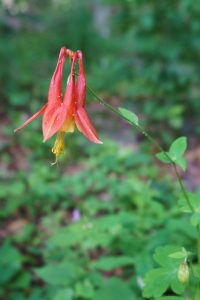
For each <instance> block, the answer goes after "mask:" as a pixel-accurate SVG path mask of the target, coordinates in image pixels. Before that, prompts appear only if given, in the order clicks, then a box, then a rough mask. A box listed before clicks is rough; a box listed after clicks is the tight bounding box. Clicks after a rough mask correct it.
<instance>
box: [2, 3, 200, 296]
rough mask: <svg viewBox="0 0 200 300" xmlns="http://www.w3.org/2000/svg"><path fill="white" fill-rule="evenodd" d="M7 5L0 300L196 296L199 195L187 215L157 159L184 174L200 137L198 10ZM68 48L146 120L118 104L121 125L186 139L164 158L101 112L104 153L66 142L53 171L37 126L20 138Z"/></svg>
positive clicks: (105, 88)
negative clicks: (181, 273)
mask: <svg viewBox="0 0 200 300" xmlns="http://www.w3.org/2000/svg"><path fill="white" fill-rule="evenodd" d="M9 3H11V4H9ZM9 5H10V6H9ZM0 9H1V12H0V14H1V21H0V33H1V45H0V59H1V62H0V64H1V68H0V97H1V111H2V112H1V125H2V126H1V128H0V142H1V143H0V151H1V152H2V158H1V162H0V167H1V171H0V179H1V182H2V185H1V189H0V208H1V210H0V221H1V230H0V237H1V238H2V241H1V249H0V298H1V299H3V300H4V299H5V300H7V299H8V300H25V299H26V300H40V299H42V300H83V299H86V300H90V299H91V300H103V299H105V300H118V299H120V300H121V299H123V298H124V299H126V300H134V299H136V300H142V299H144V298H145V299H146V298H147V299H149V298H150V299H155V300H183V299H185V297H186V298H187V299H189V300H191V299H194V297H196V298H195V300H199V297H200V296H199V295H200V291H199V290H195V286H196V285H197V283H198V282H199V278H200V270H199V266H198V259H200V258H198V256H200V254H196V236H197V232H196V228H198V227H199V225H200V213H199V211H200V210H199V208H200V203H199V201H200V200H199V199H200V198H199V194H200V190H199V189H197V190H194V191H193V192H192V193H191V192H190V193H189V192H188V193H187V195H188V197H189V199H190V201H191V203H192V206H193V208H194V212H193V213H192V214H191V212H190V211H189V208H188V204H187V203H186V201H185V200H184V199H183V195H182V194H181V191H180V190H179V186H178V184H177V183H176V182H174V181H173V180H172V178H173V177H172V176H171V174H170V176H169V175H167V174H166V173H165V169H163V170H160V168H159V166H158V165H157V163H158V160H156V159H155V160H153V159H152V154H153V155H156V157H157V158H158V159H159V160H160V161H161V162H164V163H169V158H170V159H171V160H172V161H173V163H174V164H175V165H176V166H180V167H181V168H182V170H183V171H186V160H185V152H186V148H187V146H189V147H191V145H190V144H191V143H190V139H189V143H188V142H187V140H186V138H185V135H188V136H189V135H190V133H191V129H192V130H193V132H192V135H194V140H195V138H196V137H198V134H199V132H200V131H199V128H200V127H199V125H198V122H197V121H198V117H199V112H200V106H199V103H200V102H199V95H200V90H199V86H200V85H199V65H200V51H199V50H200V42H199V35H200V21H199V20H200V6H199V3H198V1H190V0H175V1H174V0H173V1H172V0H169V1H158V0H150V1H143V0H142V1H141V0H131V1H129V0H125V1H124V0H123V1H122V0H114V1H113V0H106V1H104V0H98V1H92V0H86V1H81V0H73V1H71V0H67V1H66V0H59V1H53V0H52V1H47V0H44V1H39V0H36V1H35V0H34V1H33V0H31V1H26V0H18V1H2V2H1V4H0ZM104 9H105V10H106V12H108V17H107V20H106V21H105V24H104V23H101V25H99V24H98V21H97V19H98V18H95V17H96V13H98V12H100V13H101V14H103V13H104ZM105 29H108V31H106V32H108V33H107V35H106V34H104V33H102V32H104V31H105ZM62 45H64V46H66V47H69V48H72V49H81V50H82V51H83V53H84V59H85V60H84V65H85V67H86V72H87V75H88V76H87V79H88V82H89V84H90V85H91V86H92V87H93V88H94V89H97V90H98V91H99V93H100V94H103V95H104V96H105V99H106V101H108V102H112V101H113V103H115V104H116V106H125V107H127V108H128V109H129V108H130V109H131V111H134V112H136V113H137V114H138V115H139V118H138V117H137V115H136V114H135V113H133V112H131V111H129V110H128V109H125V108H119V110H118V112H119V113H120V114H121V115H122V116H123V117H124V118H125V119H127V120H128V121H129V122H132V123H134V124H135V125H136V127H137V126H141V124H144V125H146V126H145V127H146V128H148V130H149V129H150V130H152V131H154V133H158V137H160V138H161V139H162V141H164V143H165V144H167V145H170V143H171V141H172V140H173V139H172V136H180V137H179V138H178V139H175V140H174V142H173V143H171V146H169V147H167V146H165V149H168V150H167V152H163V151H162V152H160V153H157V150H155V149H154V148H153V147H152V148H151V147H150V146H149V143H148V144H147V143H146V142H144V139H143V138H142V137H141V135H140V134H138V135H134V134H133V131H127V132H126V127H125V131H123V130H122V129H124V127H123V126H124V125H123V123H120V122H119V120H118V119H117V120H116V119H115V118H114V116H113V115H112V116H111V115H110V114H109V113H106V112H105V111H104V109H102V107H101V106H100V105H97V106H95V104H94V103H93V104H92V105H93V106H91V107H90V108H89V109H91V110H93V109H94V108H95V110H96V120H95V121H96V122H97V125H99V128H100V129H101V132H102V136H103V137H104V139H103V140H104V145H102V146H93V145H90V144H89V143H88V142H86V141H85V140H84V138H83V137H79V136H78V135H76V134H75V135H73V137H72V136H70V135H68V137H67V139H66V144H67V150H66V152H65V153H64V154H63V156H62V157H61V160H60V162H59V164H58V166H57V167H54V168H52V167H51V166H50V162H51V161H52V156H51V154H50V149H51V147H52V140H51V141H49V142H47V143H45V144H42V143H41V140H42V137H41V133H40V125H39V124H40V123H39V121H36V122H34V123H33V124H32V125H31V126H30V127H27V128H26V130H24V131H23V133H22V134H21V135H15V136H14V135H13V129H14V128H15V127H17V126H18V125H19V124H20V123H22V119H23V120H25V119H26V117H27V116H28V115H29V114H31V112H32V111H36V110H37V108H38V107H40V106H41V104H42V103H45V102H46V97H47V90H48V85H49V81H50V78H51V75H52V72H53V69H54V67H55V64H56V60H57V55H58V51H59V48H60V47H61V46H62ZM65 78H66V79H67V76H66V77H65ZM65 81H66V80H65ZM88 100H89V101H91V100H94V99H93V98H92V97H91V96H88ZM124 102H125V103H124ZM122 103H123V105H122ZM27 104H28V105H27ZM93 118H94V119H95V114H94V117H93ZM125 126H126V125H125ZM166 129H167V130H166ZM168 129H169V131H168ZM115 134H117V139H116V135H115ZM195 135H196V137H195ZM127 136H128V137H130V139H131V143H130V144H129V143H128V142H127V141H126V137H127ZM112 139H116V141H115V142H114V141H113V142H112V141H111V140H112ZM138 142H139V143H138ZM187 144H189V145H187ZM155 153H157V154H155ZM166 154H167V156H169V157H167V156H166ZM186 174H187V173H186ZM185 178H186V180H187V176H186V177H185ZM188 184H190V182H189V183H188ZM176 199H178V201H177V200H176ZM153 253H154V256H153V258H154V259H152V255H153ZM182 263H187V265H188V266H189V272H190V274H189V283H188V284H187V285H183V284H182V283H181V282H180V281H179V280H178V270H179V268H180V265H181V264H182ZM191 265H192V268H191ZM195 293H196V294H195ZM194 295H195V296H194Z"/></svg>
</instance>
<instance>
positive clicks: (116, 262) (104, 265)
mask: <svg viewBox="0 0 200 300" xmlns="http://www.w3.org/2000/svg"><path fill="white" fill-rule="evenodd" d="M128 265H129V266H130V265H133V259H132V258H131V257H128V256H119V257H117V256H111V257H102V258H100V260H98V261H97V262H95V263H94V268H96V269H100V270H105V271H111V270H113V269H116V268H119V267H124V266H128Z"/></svg>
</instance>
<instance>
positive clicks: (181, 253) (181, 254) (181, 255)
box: [168, 247, 188, 259]
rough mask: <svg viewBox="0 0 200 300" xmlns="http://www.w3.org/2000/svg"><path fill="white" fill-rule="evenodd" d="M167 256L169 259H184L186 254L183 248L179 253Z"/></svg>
mask: <svg viewBox="0 0 200 300" xmlns="http://www.w3.org/2000/svg"><path fill="white" fill-rule="evenodd" d="M168 256H169V257H171V258H177V259H184V258H186V257H187V256H188V252H187V251H186V249H185V248H184V247H183V248H182V250H181V251H177V252H173V253H171V254H169V255H168Z"/></svg>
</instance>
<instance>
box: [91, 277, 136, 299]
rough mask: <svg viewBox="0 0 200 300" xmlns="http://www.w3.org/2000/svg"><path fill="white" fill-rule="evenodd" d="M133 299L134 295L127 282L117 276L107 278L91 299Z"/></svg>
mask: <svg viewBox="0 0 200 300" xmlns="http://www.w3.org/2000/svg"><path fill="white" fill-rule="evenodd" d="M122 299H126V300H135V299H136V298H135V296H134V294H133V292H132V290H131V289H130V287H129V286H128V284H127V283H126V282H124V281H122V280H121V279H119V278H111V279H109V280H107V281H106V282H105V283H104V284H103V285H102V287H101V288H100V289H99V290H97V292H96V293H95V295H94V298H93V300H122Z"/></svg>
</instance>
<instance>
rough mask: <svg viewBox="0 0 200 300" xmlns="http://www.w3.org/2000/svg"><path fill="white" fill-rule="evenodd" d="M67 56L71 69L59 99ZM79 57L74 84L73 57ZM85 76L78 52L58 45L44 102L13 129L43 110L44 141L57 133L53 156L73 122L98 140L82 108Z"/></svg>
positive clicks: (73, 127) (83, 106)
mask: <svg viewBox="0 0 200 300" xmlns="http://www.w3.org/2000/svg"><path fill="white" fill-rule="evenodd" d="M67 55H69V56H70V58H71V72H70V76H69V79H68V82H67V86H66V90H65V94H64V99H63V101H62V74H63V68H64V63H65V59H66V56H67ZM76 59H78V61H79V74H78V79H77V81H76V84H75V73H74V69H75V61H76ZM85 98H86V79H85V74H84V69H83V59H82V52H81V51H77V52H75V53H74V52H73V51H71V50H69V49H68V50H67V49H65V48H64V47H63V48H61V50H60V54H59V58H58V63H57V66H56V69H55V72H54V74H53V77H52V79H51V83H50V87H49V92H48V102H47V103H46V104H45V105H44V106H43V107H42V109H41V110H40V111H39V112H37V113H36V114H34V115H33V116H32V117H31V118H30V119H28V120H27V121H26V122H25V123H24V124H22V125H21V126H20V127H18V128H17V129H16V130H15V131H18V130H19V129H22V128H23V127H24V126H26V125H27V124H29V123H30V122H32V121H33V120H34V119H36V118H37V117H39V116H40V115H41V114H43V113H44V116H43V121H42V130H43V137H44V142H45V141H46V140H47V139H49V138H50V137H52V136H53V135H54V134H55V133H58V135H57V138H56V141H55V144H54V147H53V148H52V152H53V153H54V154H55V155H56V159H57V157H58V156H59V155H60V153H61V152H62V150H63V148H64V133H65V132H73V131H74V129H75V125H76V126H77V128H78V129H79V130H80V131H81V132H82V133H83V134H84V135H85V136H86V137H87V138H88V139H89V140H90V141H92V142H94V143H98V144H101V143H102V142H101V141H100V140H99V139H98V134H97V132H96V130H95V128H94V127H93V125H92V122H91V120H90V119H89V117H88V115H87V113H86V111H85Z"/></svg>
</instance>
